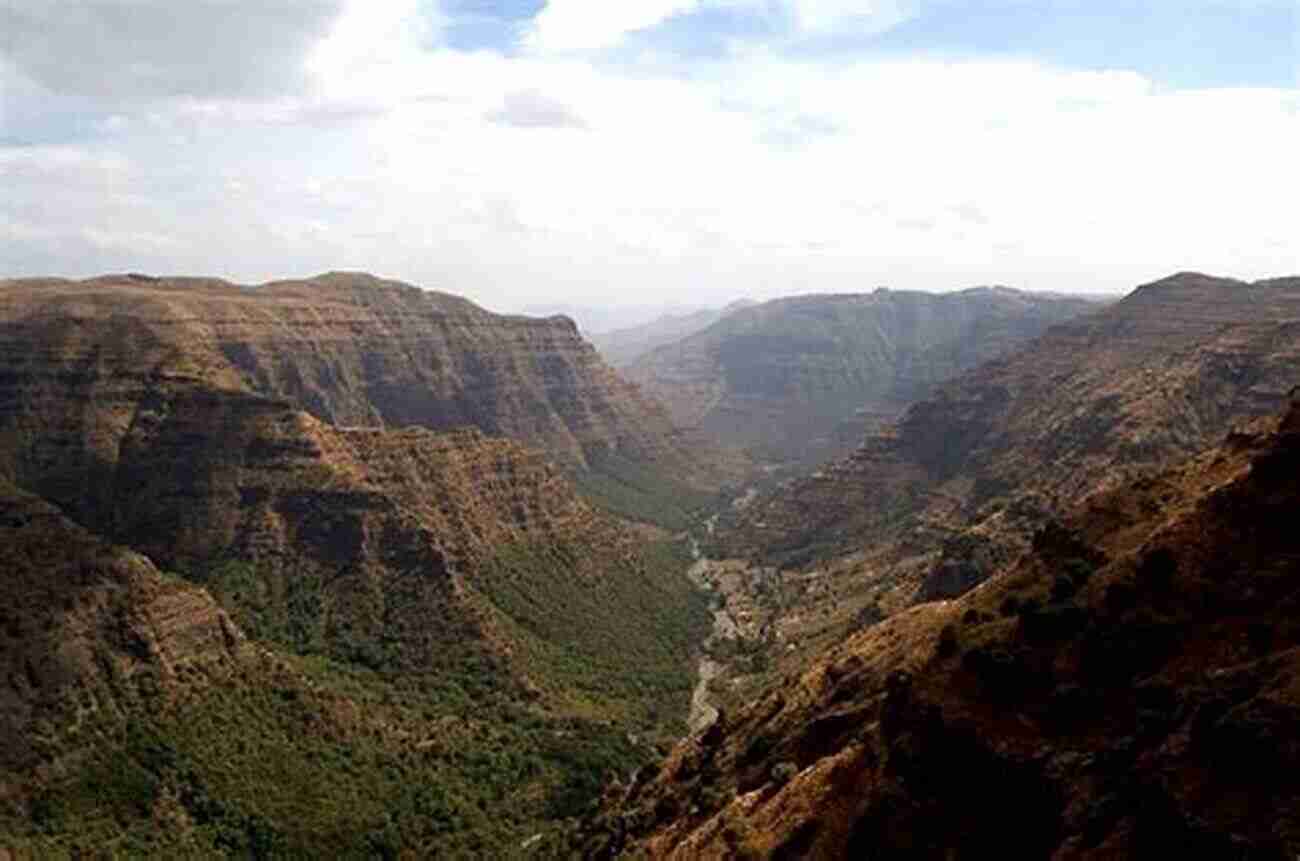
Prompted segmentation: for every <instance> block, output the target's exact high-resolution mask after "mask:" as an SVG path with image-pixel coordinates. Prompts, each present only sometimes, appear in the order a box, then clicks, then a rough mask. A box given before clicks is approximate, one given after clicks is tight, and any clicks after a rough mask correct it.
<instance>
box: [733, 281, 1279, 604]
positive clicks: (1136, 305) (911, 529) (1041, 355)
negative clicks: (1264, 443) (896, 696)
mask: <svg viewBox="0 0 1300 861" xmlns="http://www.w3.org/2000/svg"><path fill="white" fill-rule="evenodd" d="M1298 379H1300V279H1277V280H1274V281H1270V282H1261V283H1258V284H1247V283H1243V282H1237V281H1231V280H1227V279H1218V278H1211V277H1208V276H1203V275H1195V274H1183V275H1177V276H1173V277H1171V278H1168V279H1165V280H1163V281H1159V282H1156V283H1154V284H1150V285H1147V286H1144V287H1141V288H1138V289H1137V290H1136V291H1135V292H1134V293H1133V294H1131V295H1130V296H1129V297H1127V298H1126V299H1124V300H1123V301H1122V302H1119V303H1118V304H1116V305H1113V306H1111V307H1109V308H1106V309H1104V310H1102V311H1100V312H1098V313H1096V314H1093V315H1089V316H1086V317H1081V318H1079V319H1077V320H1074V321H1071V322H1068V323H1064V324H1062V325H1059V326H1056V327H1054V328H1053V329H1051V330H1050V331H1048V332H1047V333H1046V334H1045V335H1044V336H1043V337H1042V338H1040V339H1038V340H1036V341H1034V342H1033V343H1031V344H1030V345H1028V346H1027V347H1025V348H1023V349H1021V350H1019V351H1016V352H1013V353H1010V354H1008V355H1006V356H1004V357H1002V358H999V359H995V360H993V361H991V362H988V363H986V364H984V365H981V366H980V367H978V368H976V369H974V370H972V371H970V372H968V373H966V374H963V375H962V376H960V377H959V378H957V379H956V380H954V381H953V382H951V383H949V384H947V385H945V386H942V387H940V388H939V390H938V391H937V392H936V393H935V394H934V395H933V396H931V397H930V398H927V399H925V400H923V401H921V402H919V403H917V404H915V405H914V406H913V407H911V408H910V409H909V410H908V411H907V412H906V413H905V414H904V415H903V416H902V418H901V419H900V420H899V421H898V422H897V424H896V425H895V426H892V427H889V428H886V429H884V430H882V431H880V432H879V433H876V434H874V435H872V436H871V437H869V438H868V439H867V441H866V442H865V443H864V444H863V445H862V446H861V447H860V448H859V449H858V450H857V451H855V452H854V453H853V454H852V455H851V456H849V457H847V458H845V459H842V460H840V461H837V462H836V463H834V464H833V465H831V466H829V467H827V468H826V469H824V470H823V471H821V472H819V473H818V474H816V475H814V476H812V477H810V478H807V479H804V480H800V481H797V482H794V483H792V484H790V485H788V486H785V487H783V488H781V489H780V490H779V491H777V492H775V493H772V494H769V495H766V496H763V497H760V498H759V499H758V500H756V501H755V502H754V503H753V504H751V505H749V506H747V507H746V508H745V509H743V511H741V512H740V514H739V516H738V517H737V518H735V521H734V523H732V524H731V525H732V527H733V528H732V529H731V530H730V531H728V532H726V535H728V536H729V538H728V539H727V543H728V545H729V546H730V547H731V548H732V549H733V550H734V551H735V552H738V553H740V554H742V555H750V554H757V555H760V556H767V557H768V558H770V559H775V560H785V561H794V562H798V563H804V562H807V561H810V560H813V559H817V558H826V557H829V556H833V555H835V554H837V553H844V552H850V551H853V550H857V549H859V548H861V547H863V546H864V545H867V544H870V545H872V547H873V551H872V552H874V553H876V554H877V556H878V557H879V558H878V559H877V564H876V568H877V569H878V570H879V569H880V568H881V566H882V565H883V566H888V565H891V564H895V563H897V561H898V560H899V559H901V558H905V557H908V556H914V555H916V554H917V553H924V552H928V548H933V547H936V546H940V545H943V544H944V543H945V542H946V541H949V540H950V539H953V538H954V537H959V536H956V535H955V533H956V532H958V531H960V530H966V531H967V532H969V528H970V525H971V524H972V523H978V524H982V528H980V529H977V530H976V532H977V534H975V535H973V536H972V535H967V537H966V539H962V540H958V541H957V542H956V545H954V546H957V545H960V546H961V547H966V548H967V549H969V550H978V549H979V548H978V547H977V546H976V545H982V544H983V543H985V542H984V539H985V538H987V539H991V540H993V541H994V543H995V544H996V543H998V542H1003V543H1005V542H1006V541H1009V542H1010V543H1011V544H1010V546H1011V547H1012V548H1013V549H1021V548H1023V547H1024V541H1025V539H1026V538H1027V535H1028V533H1029V532H1031V531H1032V530H1033V529H1034V528H1035V527H1036V526H1037V525H1039V524H1041V522H1042V517H1043V516H1044V515H1045V514H1047V513H1050V512H1051V511H1053V510H1059V509H1060V508H1061V507H1062V506H1068V505H1069V504H1071V503H1072V502H1073V501H1075V500H1077V499H1078V498H1079V497H1080V496H1082V495H1084V494H1086V493H1089V492H1092V491H1096V490H1100V489H1104V488H1106V487H1109V486H1114V485H1115V484H1117V483H1120V482H1122V481H1124V480H1126V479H1127V478H1128V477H1130V476H1131V475H1133V474H1134V473H1135V472H1136V471H1140V470H1142V469H1146V468H1151V467H1156V466H1160V465H1162V464H1165V463H1168V462H1170V461H1171V460H1177V459H1179V458H1182V457H1186V456H1188V455H1190V454H1192V453H1194V452H1196V451H1199V450H1201V449H1202V448H1204V447H1205V446H1207V445H1210V444H1212V443H1213V442H1214V440H1215V439H1216V438H1217V437H1218V436H1219V435H1221V434H1223V433H1225V432H1226V430H1227V429H1228V428H1229V427H1230V426H1231V425H1232V423H1233V422H1234V421H1238V420H1242V419H1248V418H1250V417H1253V416H1260V415H1265V414H1268V413H1270V412H1273V411H1276V410H1277V409H1278V408H1279V407H1280V406H1281V405H1283V404H1285V403H1286V399H1287V392H1288V390H1289V389H1290V387H1291V386H1293V385H1294V384H1295V382H1296V380H1298ZM972 542H973V543H972ZM886 544H888V545H889V546H888V547H885V545H886ZM881 554H883V555H881ZM959 555H960V554H959ZM967 555H969V554H967ZM992 555H993V556H994V557H998V556H999V555H1000V554H999V553H998V552H993V554H992ZM1001 555H1005V554H1001ZM882 560H883V561H882ZM959 579H960V578H959Z"/></svg>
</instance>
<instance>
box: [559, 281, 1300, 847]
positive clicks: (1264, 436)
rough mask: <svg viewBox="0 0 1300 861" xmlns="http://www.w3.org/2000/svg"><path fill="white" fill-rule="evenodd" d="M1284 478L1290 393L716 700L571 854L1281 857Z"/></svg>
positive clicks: (1289, 772)
mask: <svg viewBox="0 0 1300 861" xmlns="http://www.w3.org/2000/svg"><path fill="white" fill-rule="evenodd" d="M1169 286H1170V285H1165V287H1164V288H1156V291H1155V292H1156V293H1159V292H1160V291H1161V290H1162V289H1167V288H1168V287H1169ZM1217 286H1219V287H1221V286H1222V285H1217ZM1151 298H1153V297H1150V296H1147V297H1144V300H1147V301H1149V300H1150V299H1151ZM1297 475H1300V396H1293V400H1292V403H1291V406H1290V407H1289V408H1288V409H1287V410H1286V412H1285V413H1284V415H1283V416H1282V417H1281V418H1270V419H1261V420H1259V421H1258V422H1257V423H1256V424H1254V425H1253V426H1251V427H1249V428H1246V429H1242V430H1240V431H1238V432H1236V433H1233V434H1232V435H1231V436H1229V437H1228V438H1227V439H1226V441H1224V442H1223V443H1222V445H1221V446H1219V447H1218V448H1216V449H1213V450H1211V451H1209V452H1207V453H1205V454H1203V455H1201V456H1199V457H1196V458H1194V459H1192V460H1190V461H1188V462H1186V463H1185V464H1183V465H1182V466H1179V467H1176V468H1173V469H1171V470H1168V471H1165V472H1163V473H1157V474H1152V475H1148V476H1146V477H1144V478H1140V479H1137V480H1135V481H1132V482H1130V483H1126V484H1121V485H1118V486H1117V487H1115V488H1114V489H1112V490H1111V491H1109V492H1102V493H1099V494H1096V495H1093V496H1091V497H1089V498H1088V499H1087V500H1085V501H1083V502H1082V503H1081V504H1079V505H1077V506H1075V507H1073V508H1072V510H1071V511H1070V512H1069V513H1068V515H1066V516H1064V517H1063V518H1062V520H1061V521H1060V522H1056V523H1053V524H1051V525H1049V526H1047V527H1045V528H1043V529H1041V530H1040V531H1039V532H1038V533H1037V534H1036V536H1035V538H1034V540H1033V542H1032V545H1031V547H1030V549H1029V550H1028V551H1027V552H1026V553H1025V554H1024V555H1023V556H1021V557H1020V558H1018V559H1016V560H1014V561H1013V562H1011V563H1009V564H1007V565H1005V566H1001V567H1000V568H999V569H998V570H997V572H996V573H995V574H994V575H993V577H992V578H991V579H990V580H989V581H988V582H987V583H986V584H985V585H984V586H982V587H981V588H979V589H976V590H975V591H973V592H970V593H968V594H967V595H965V596H964V597H962V598H960V599H958V600H955V601H940V602H937V603H930V604H925V605H922V606H919V607H915V608H913V609H911V610H909V611H907V612H904V613H900V614H897V615H895V616H893V617H892V618H890V619H887V620H885V621H884V622H881V623H879V624H876V625H871V626H869V627H867V628H865V629H864V630H861V631H859V632H858V633H856V634H854V635H852V636H851V637H849V638H848V639H847V640H845V641H844V642H842V643H841V644H839V645H838V646H836V647H834V648H832V649H830V650H828V651H827V652H826V653H824V654H823V655H822V656H820V657H819V659H818V660H817V661H816V662H815V663H814V664H813V665H812V666H811V667H810V668H809V669H807V671H806V672H803V673H801V674H799V675H798V676H792V677H788V678H786V679H785V681H784V683H783V684H781V685H780V686H779V687H777V688H776V689H774V690H772V691H770V692H769V693H767V694H766V695H765V696H763V697H761V698H759V699H757V701H753V702H752V703H750V704H749V705H747V706H746V707H744V708H742V709H740V710H739V711H737V712H736V713H733V714H727V715H724V716H723V717H722V718H721V719H720V720H719V721H718V722H717V723H715V724H714V725H713V726H712V727H711V728H709V729H708V730H707V731H705V732H703V733H701V734H699V735H697V736H695V737H693V738H691V739H690V740H688V741H685V742H683V743H681V744H680V745H678V747H677V748H676V749H675V750H674V751H673V753H672V754H671V755H670V756H669V757H668V759H667V760H666V762H665V763H664V765H663V766H662V768H660V769H658V770H657V771H651V772H642V773H639V774H638V775H637V776H636V777H635V778H634V779H632V780H631V781H630V783H628V784H625V785H622V786H621V787H617V788H615V789H614V790H612V791H611V793H610V795H609V796H608V800H607V803H606V806H605V807H604V809H603V812H602V815H601V816H600V817H598V818H596V819H593V820H591V821H590V822H589V823H588V827H587V829H586V830H585V832H584V833H583V835H581V842H582V845H583V847H584V850H585V852H586V853H587V854H588V855H590V856H592V857H612V856H613V855H615V854H618V853H625V854H627V855H629V856H632V857H649V858H740V857H744V858H774V859H775V858H804V857H814V858H832V857H865V856H867V855H870V856H875V855H883V856H888V857H895V856H899V857H945V858H986V857H1015V858H1045V857H1051V858H1057V859H1076V858H1130V857H1154V856H1159V855H1165V854H1168V853H1170V852H1174V853H1179V854H1190V855H1196V856H1197V857H1215V858H1270V859H1272V858H1276V859H1284V858H1291V857H1294V856H1295V855H1296V853H1297V852H1300V816H1298V815H1297V811H1300V781H1298V780H1297V774H1300V771H1298V770H1297V766H1300V747H1298V746H1297V742H1296V734H1295V731H1294V728H1295V726H1296V725H1297V721H1300V686H1298V685H1297V680H1300V623H1298V622H1297V619H1298V618H1300V615H1298V613H1297V611H1300V538H1298V536H1297V533H1296V530H1295V529H1294V526H1293V524H1294V520H1295V512H1296V511H1297V510H1300V482H1297V480H1296V479H1297ZM1227 548H1231V552H1227Z"/></svg>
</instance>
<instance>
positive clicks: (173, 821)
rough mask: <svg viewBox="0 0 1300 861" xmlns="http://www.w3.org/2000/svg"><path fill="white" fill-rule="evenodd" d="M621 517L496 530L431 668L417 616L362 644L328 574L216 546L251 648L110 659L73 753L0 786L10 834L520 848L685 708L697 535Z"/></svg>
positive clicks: (161, 845)
mask: <svg viewBox="0 0 1300 861" xmlns="http://www.w3.org/2000/svg"><path fill="white" fill-rule="evenodd" d="M610 535H611V540H612V538H614V537H621V538H622V539H623V540H625V541H627V542H628V543H627V544H626V545H625V546H624V545H614V544H612V545H611V546H603V547H599V548H593V547H590V546H585V545H582V544H580V543H578V542H576V541H575V542H572V543H565V542H562V541H559V542H554V543H547V544H542V543H540V542H538V543H531V544H521V545H515V546H510V547H505V548H502V549H501V550H500V551H499V552H498V554H497V555H496V557H495V558H494V559H492V560H491V561H490V562H488V563H487V564H485V565H482V566H480V568H479V569H477V570H476V572H475V573H474V574H473V575H471V576H470V577H469V583H470V586H471V590H472V592H473V594H472V596H471V600H472V601H474V602H477V603H478V604H479V608H480V609H481V610H482V611H483V614H484V618H485V619H486V620H487V631H488V634H487V638H488V641H485V640H484V639H483V638H482V637H480V638H478V639H472V638H469V637H461V638H459V639H457V638H456V636H454V634H455V632H450V633H449V632H448V631H443V630H442V629H439V630H438V632H437V633H438V636H439V637H440V639H439V641H438V649H437V654H436V656H435V657H434V658H432V659H430V660H429V661H428V663H427V665H426V666H424V667H423V668H422V669H420V668H417V667H415V666H414V665H413V664H412V658H411V654H422V653H411V654H408V653H405V652H402V651H401V649H402V648H405V647H408V646H410V643H409V642H407V641H405V640H402V639H401V638H398V639H396V640H387V641H386V640H383V639H382V638H381V639H376V640H374V641H373V642H374V644H376V648H379V650H380V651H379V652H378V653H377V654H376V655H375V656H372V657H373V660H371V659H368V658H364V655H362V654H361V652H359V651H358V649H359V648H360V646H359V645H358V644H362V645H364V644H365V643H367V642H370V641H366V640H360V639H354V638H353V637H352V636H351V635H349V634H347V633H345V632H344V631H342V630H341V628H340V627H339V626H335V625H333V624H332V621H331V620H333V619H335V618H336V617H337V615H338V613H339V612H340V611H341V609H342V608H341V607H338V606H332V605H331V601H335V602H338V601H339V600H340V599H338V598H331V596H330V593H329V592H328V590H327V589H325V588H324V587H323V586H322V583H321V581H320V578H318V577H314V576H302V577H299V578H297V579H293V578H289V577H279V576H273V575H271V574H270V573H267V572H262V571H259V570H258V569H257V568H255V567H254V566H252V565H250V564H248V563H245V562H239V561H230V560H227V561H225V562H223V563H221V564H219V565H216V566H214V567H212V568H211V569H210V570H209V571H208V572H206V573H205V574H202V575H197V576H196V579H201V580H202V581H203V582H204V583H205V584H206V585H207V586H208V587H209V588H210V589H211V590H212V592H213V593H214V594H215V595H216V596H217V597H218V599H219V601H220V602H221V603H222V604H223V605H224V606H225V607H226V608H227V609H228V611H230V612H232V613H233V614H234V616H235V618H236V619H238V621H239V623H240V624H241V626H243V628H244V630H245V631H246V632H247V633H248V634H249V635H250V636H252V637H253V638H254V639H255V640H258V641H260V643H259V645H258V646H257V648H256V649H254V650H252V651H251V652H250V653H249V654H246V655H245V656H244V657H242V658H240V659H239V660H237V661H235V662H234V663H230V662H228V661H224V660H223V661H219V662H216V663H208V664H202V665H200V664H189V663H183V664H181V665H180V666H178V667H177V668H176V670H177V672H176V676H175V678H162V677H160V676H159V674H158V673H157V672H156V671H155V670H154V669H153V668H152V667H151V666H144V667H141V668H137V669H134V670H129V671H127V672H126V673H119V672H115V674H114V675H113V676H112V678H111V679H109V680H108V681H107V682H106V683H105V684H106V687H105V690H103V691H98V692H96V693H95V695H94V696H93V697H89V699H86V702H101V703H102V702H106V701H111V702H112V703H113V704H114V706H113V707H111V708H102V707H97V709H96V710H95V711H94V712H91V713H90V714H92V716H93V719H91V720H90V721H89V722H87V721H84V720H83V721H80V722H74V721H73V720H71V719H68V720H66V721H65V720H60V721H58V722H57V725H56V724H55V723H51V724H50V725H49V733H48V735H49V738H48V739H47V742H48V744H46V745H45V746H44V747H43V748H42V750H45V751H46V753H45V755H44V756H45V758H46V759H47V760H48V761H50V762H55V761H56V760H57V761H60V762H61V763H62V765H60V766H59V767H58V768H56V769H54V770H52V771H51V772H50V774H51V775H59V776H58V777H51V778H49V779H48V782H47V783H44V784H43V785H41V786H37V787H33V794H32V795H31V797H30V803H29V804H8V805H3V806H0V835H3V842H4V844H5V845H6V846H8V845H12V846H14V847H16V848H19V849H21V850H23V851H30V852H32V853H33V854H35V855H36V856H37V857H48V856H55V857H58V856H68V855H73V854H76V852H78V851H88V850H94V851H96V852H101V851H102V852H107V853H108V854H109V856H110V857H140V856H162V857H185V856H210V855H218V854H223V855H235V856H240V857H251V858H271V857H340V858H349V857H357V858H362V857H364V858H373V857H379V858H385V857H387V858H392V857H398V855H399V852H410V851H414V852H416V853H417V854H419V855H430V854H433V855H438V856H439V857H516V856H518V855H519V854H520V848H519V847H520V845H521V844H522V843H523V842H524V841H525V840H528V839H530V838H532V837H533V836H535V835H537V834H543V835H545V837H544V838H543V841H542V842H541V843H539V844H537V845H536V846H535V847H534V848H535V849H538V850H540V849H543V848H545V846H544V844H547V843H553V842H555V841H556V840H558V836H559V834H560V832H561V831H562V830H563V828H564V827H565V826H564V824H563V820H565V819H568V818H570V817H574V816H576V815H578V814H580V813H582V812H583V811H584V810H585V809H586V808H587V807H588V806H589V805H590V804H591V803H592V802H593V801H594V800H595V799H596V798H597V797H598V795H599V793H600V791H601V789H602V787H603V786H604V785H605V784H606V783H607V782H608V780H609V779H610V778H611V776H614V775H618V776H620V777H624V778H625V777H626V776H627V775H628V774H629V773H631V772H632V771H633V770H634V769H636V768H638V767H640V766H642V765H645V764H647V763H648V762H650V761H651V760H652V759H653V758H654V757H655V756H656V755H657V754H656V745H657V744H658V743H660V742H663V741H665V740H667V739H668V738H671V737H673V736H675V735H677V734H680V732H681V731H682V730H683V729H684V726H683V719H684V717H685V714H686V712H687V708H688V702H689V697H690V690H691V687H692V684H693V681H694V679H693V675H692V658H693V656H694V649H695V647H696V646H697V644H698V643H699V642H700V641H701V640H702V639H703V637H704V636H705V634H706V633H707V631H708V628H709V621H710V618H709V614H708V611H707V608H706V601H707V599H706V596H704V595H703V594H701V593H699V592H698V591H697V590H695V589H694V587H693V586H692V585H691V584H690V583H689V581H688V580H687V579H686V578H685V576H684V569H685V567H686V564H687V561H688V560H687V553H686V550H685V547H684V546H682V545H681V544H680V543H678V544H671V543H662V544H657V545H649V546H647V545H644V544H641V543H639V542H636V541H630V540H628V539H627V537H626V535H625V534H624V533H621V532H612V533H610ZM589 540H592V538H591V536H584V537H583V541H589ZM177 583H178V585H179V583H180V581H179V580H178V581H177ZM403 588H404V587H403V586H402V584H401V583H400V582H395V583H389V584H387V585H386V586H385V590H386V591H385V595H384V598H383V603H384V605H385V606H386V607H394V606H400V607H405V608H407V610H410V608H411V605H410V601H411V599H412V598H413V595H405V594H403V591H402V589H403ZM383 619H384V621H385V622H386V621H387V616H384V617H383ZM493 632H495V633H493ZM495 636H500V637H501V642H500V643H498V644H495V645H494V643H492V642H491V640H492V638H493V637H495ZM496 646H501V647H502V648H499V649H498V648H496ZM266 647H270V648H269V649H268V648H266ZM385 650H388V651H385ZM109 666H111V667H113V668H114V669H116V664H109ZM78 723H79V724H80V725H78Z"/></svg>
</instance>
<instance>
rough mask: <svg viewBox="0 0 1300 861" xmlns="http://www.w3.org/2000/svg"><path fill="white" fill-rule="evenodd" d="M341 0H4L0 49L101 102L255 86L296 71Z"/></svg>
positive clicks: (43, 76)
mask: <svg viewBox="0 0 1300 861" xmlns="http://www.w3.org/2000/svg"><path fill="white" fill-rule="evenodd" d="M340 6H341V0H186V2H185V3H184V4H178V3H176V2H174V0H75V2H69V0H17V2H14V0H10V2H6V3H3V4H0V33H3V34H4V38H3V40H0V57H3V58H4V59H7V60H8V61H9V62H10V63H11V64H12V66H13V67H14V68H15V69H17V70H18V71H19V72H21V73H22V74H23V75H24V76H26V77H27V78H30V79H31V80H33V81H35V82H37V83H39V84H40V85H42V86H43V87H45V88H46V89H48V90H50V91H52V92H54V93H59V94H67V95H73V96H82V97H88V98H92V99H96V100H100V101H102V102H116V101H135V100H142V99H143V100H149V99H157V98H167V97H173V96H181V95H188V96H197V97H209V96H257V95H265V94H268V93H275V92H279V91H281V90H283V89H284V88H286V87H292V86H294V85H296V84H297V83H298V82H299V81H300V73H301V64H302V59H303V55H304V54H305V52H306V51H307V50H308V49H309V48H310V47H311V46H312V45H314V44H316V42H318V41H319V40H320V39H321V38H322V37H323V36H324V35H325V34H326V33H327V32H328V31H329V28H330V25H331V23H332V22H333V21H334V19H335V18H336V17H337V16H338V14H339V11H340Z"/></svg>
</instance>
